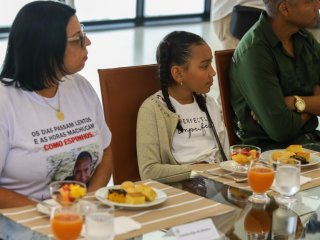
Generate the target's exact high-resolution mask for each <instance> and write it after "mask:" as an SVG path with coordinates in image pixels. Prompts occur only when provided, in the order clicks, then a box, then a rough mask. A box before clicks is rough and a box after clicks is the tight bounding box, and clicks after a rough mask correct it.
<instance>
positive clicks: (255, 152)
mask: <svg viewBox="0 0 320 240" xmlns="http://www.w3.org/2000/svg"><path fill="white" fill-rule="evenodd" d="M260 155H261V149H260V148H259V147H256V146H252V145H233V146H231V147H230V156H231V159H232V160H233V161H235V162H236V163H237V164H239V165H241V166H248V165H249V164H250V162H251V161H256V160H258V159H259V158H260Z"/></svg>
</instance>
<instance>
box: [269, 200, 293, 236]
mask: <svg viewBox="0 0 320 240" xmlns="http://www.w3.org/2000/svg"><path fill="white" fill-rule="evenodd" d="M297 222H298V215H297V214H296V213H295V212H293V211H292V210H291V209H289V208H286V207H284V206H282V205H280V206H279V208H278V209H277V210H275V211H273V213H272V239H287V240H293V239H296V236H295V235H296V230H297Z"/></svg>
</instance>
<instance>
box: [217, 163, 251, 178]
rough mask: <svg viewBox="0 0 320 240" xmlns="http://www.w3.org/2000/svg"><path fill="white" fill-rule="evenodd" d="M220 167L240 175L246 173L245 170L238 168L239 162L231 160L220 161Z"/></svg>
mask: <svg viewBox="0 0 320 240" xmlns="http://www.w3.org/2000/svg"><path fill="white" fill-rule="evenodd" d="M220 167H221V168H222V169H224V170H226V171H228V172H234V173H237V174H241V175H246V174H247V173H248V171H247V170H244V169H241V168H239V164H237V163H236V162H235V161H232V160H229V161H224V162H221V163H220Z"/></svg>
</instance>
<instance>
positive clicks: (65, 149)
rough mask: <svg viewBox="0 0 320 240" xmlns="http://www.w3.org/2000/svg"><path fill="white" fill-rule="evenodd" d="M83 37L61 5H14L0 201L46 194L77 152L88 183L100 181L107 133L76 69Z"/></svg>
mask: <svg viewBox="0 0 320 240" xmlns="http://www.w3.org/2000/svg"><path fill="white" fill-rule="evenodd" d="M90 44H91V42H90V40H89V39H88V38H87V37H86V35H85V31H84V28H83V26H82V25H81V24H80V23H79V20H78V19H77V17H76V15H75V10H74V9H73V8H71V7H69V6H68V5H65V4H62V3H59V2H54V1H35V2H31V3H29V4H26V5H25V6H24V7H22V9H21V10H20V11H19V12H18V14H17V16H16V18H15V20H14V22H13V24H12V27H11V30H10V34H9V40H8V48H7V52H6V56H5V60H4V63H3V66H2V69H1V72H0V81H1V83H0V112H1V114H0V139H1V144H0V208H6V207H14V206H23V205H27V204H32V203H35V200H44V199H46V198H49V197H50V193H49V188H48V185H49V184H50V183H51V182H52V181H57V180H63V179H65V178H66V177H67V176H70V175H71V174H72V171H73V168H74V164H75V162H76V157H77V156H78V155H79V153H80V152H83V151H88V152H89V153H90V154H91V156H92V157H93V159H92V162H91V173H90V174H91V177H90V180H89V182H88V190H89V191H93V190H96V189H97V188H100V187H102V186H105V185H106V184H107V183H108V181H109V179H110V175H111V169H112V167H111V161H110V160H111V155H110V154H111V152H110V150H109V147H108V146H109V145H110V142H111V133H110V131H109V129H108V127H107V126H106V124H105V120H104V116H103V110H102V107H101V104H100V101H99V98H98V97H97V94H96V92H95V91H94V89H93V88H92V87H91V85H90V84H89V82H88V81H87V80H86V79H85V78H84V77H82V76H81V75H79V74H78V73H77V72H79V71H80V70H81V69H83V67H84V65H85V62H86V60H87V58H88V57H87V55H88V51H87V46H89V45H90Z"/></svg>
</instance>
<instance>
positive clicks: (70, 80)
mask: <svg viewBox="0 0 320 240" xmlns="http://www.w3.org/2000/svg"><path fill="white" fill-rule="evenodd" d="M63 82H65V83H66V84H68V85H77V86H91V84H90V83H89V81H88V80H87V79H86V78H85V77H84V76H82V75H81V74H79V73H74V74H71V75H67V76H65V77H64V78H63Z"/></svg>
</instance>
